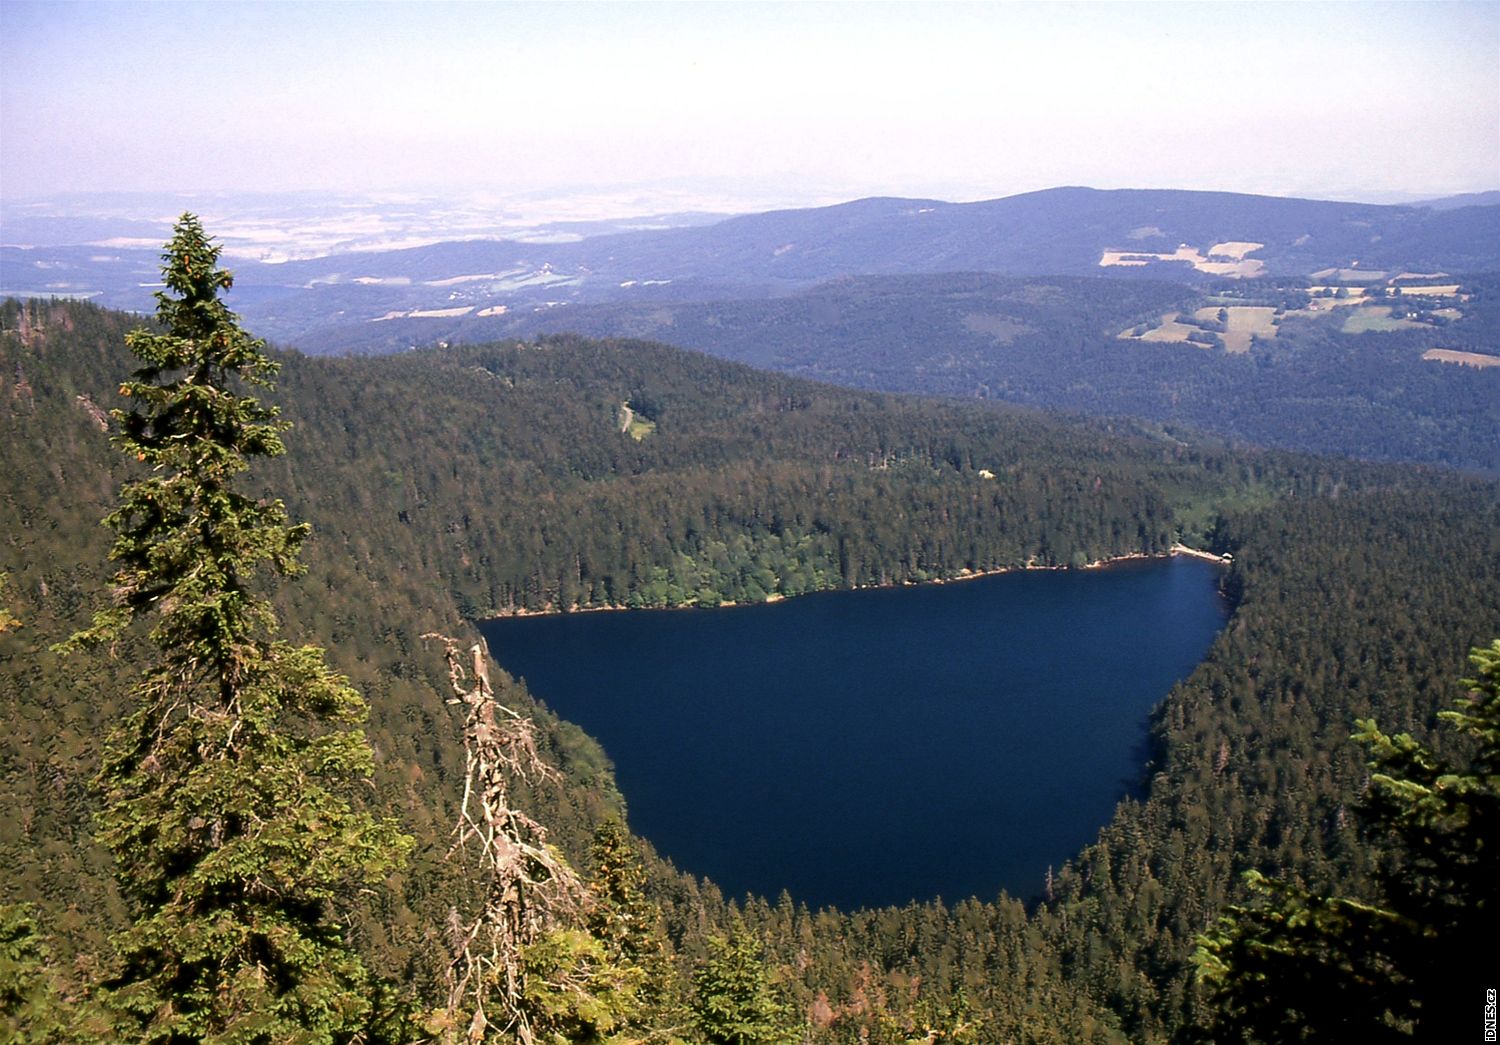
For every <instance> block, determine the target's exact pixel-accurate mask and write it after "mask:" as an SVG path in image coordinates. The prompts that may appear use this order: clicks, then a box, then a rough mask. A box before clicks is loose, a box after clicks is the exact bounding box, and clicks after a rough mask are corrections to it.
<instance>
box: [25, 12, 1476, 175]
mask: <svg viewBox="0 0 1500 1045" xmlns="http://www.w3.org/2000/svg"><path fill="white" fill-rule="evenodd" d="M0 40H3V41H4V58H3V61H0V192H3V193H4V194H5V195H6V196H10V197H16V196H23V195H31V194H40V193H46V192H54V191H61V190H105V189H116V188H118V189H130V190H195V191H196V190H204V189H209V188H213V187H221V188H229V189H237V190H247V189H267V190H286V189H345V190H373V189H390V188H398V187H438V188H465V189H474V188H480V189H486V190H492V191H497V192H503V193H509V192H516V191H524V190H531V189H538V188H549V189H555V188H558V187H568V186H605V185H615V184H621V183H632V184H655V183H661V182H667V181H676V182H681V181H682V180H683V179H700V178H702V179H727V180H729V181H730V182H734V183H741V184H744V185H747V186H752V185H764V186H768V187H769V186H782V187H786V186H797V187H801V188H804V189H806V190H807V191H808V192H810V193H824V194H832V195H837V196H855V195H863V194H871V193H891V194H903V195H931V196H938V197H943V198H949V199H975V198H981V197H987V196H998V195H1005V194H1009V193H1012V192H1019V191H1025V190H1028V189H1034V188H1042V187H1046V186H1051V185H1058V184H1086V185H1094V186H1098V187H1117V186H1169V187H1184V188H1213V189H1230V190H1240V191H1253V192H1269V193H1277V194H1305V195H1324V196H1337V197H1342V198H1380V197H1385V196H1388V195H1390V194H1394V193H1407V192H1409V193H1422V194H1434V195H1436V194H1443V193H1451V192H1461V191H1469V190H1476V189H1488V188H1496V187H1500V2H1493V0H1492V2H1484V3H1467V4H1465V3H1440V2H1438V3H1433V2H1422V3H1397V4H1382V3H1337V4H1329V5H1324V4H1313V3H1278V4H1264V3H1238V4H1187V3H1169V4H1124V3H1121V4H1108V3H1091V4H1078V5H1073V4H1060V3H1058V4H996V5H990V4H961V5H940V4H913V5H901V4H863V3H862V4H852V5H821V4H799V5H791V4H764V5H761V4H752V5H741V4H712V3H699V4H685V5H676V4H664V5H657V4H638V3H632V4H582V3H580V4H545V5H530V4H495V5H491V4H479V3H467V4H456V5H443V4H436V3H426V4H420V5H408V4H403V3H380V4H375V3H368V4H367V3H338V4H316V3H297V4H292V3H253V4H229V3H199V4H176V3H134V2H115V3H27V2H18V0H5V2H0Z"/></svg>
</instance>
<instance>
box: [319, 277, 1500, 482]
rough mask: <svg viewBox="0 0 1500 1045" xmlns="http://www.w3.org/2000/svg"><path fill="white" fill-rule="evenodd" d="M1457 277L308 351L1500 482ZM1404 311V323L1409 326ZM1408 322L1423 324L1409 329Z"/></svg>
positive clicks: (1050, 296) (1062, 294)
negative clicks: (645, 347)
mask: <svg viewBox="0 0 1500 1045" xmlns="http://www.w3.org/2000/svg"><path fill="white" fill-rule="evenodd" d="M1110 271H1112V272H1116V271H1121V270H1116V269H1112V270H1110ZM1350 275H1351V277H1352V276H1353V275H1354V274H1353V273H1351V274H1350ZM1361 278H1363V277H1361ZM1429 282H1431V281H1429ZM1444 282H1445V283H1446V284H1447V286H1445V287H1440V288H1439V289H1443V290H1451V293H1449V294H1447V295H1446V296H1430V297H1426V298H1425V301H1424V295H1423V294H1422V293H1421V291H1422V290H1423V289H1424V288H1422V287H1416V288H1415V289H1409V290H1408V291H1404V292H1403V294H1402V296H1401V297H1400V298H1396V297H1390V298H1386V297H1380V298H1379V303H1378V304H1377V303H1375V302H1374V301H1373V300H1372V302H1370V303H1369V304H1365V305H1359V304H1358V301H1359V298H1360V296H1361V295H1363V294H1364V293H1365V292H1366V288H1368V286H1369V282H1368V280H1366V281H1365V282H1364V283H1363V284H1356V283H1354V282H1353V281H1352V278H1351V281H1350V285H1349V286H1345V287H1343V288H1342V289H1343V294H1344V296H1343V297H1333V296H1329V297H1313V296H1312V294H1311V293H1310V292H1309V289H1308V287H1309V286H1318V287H1319V293H1320V294H1328V295H1334V294H1337V290H1335V289H1334V288H1331V287H1330V288H1327V289H1324V288H1323V287H1322V286H1319V285H1318V284H1316V283H1310V282H1309V281H1307V280H1298V281H1290V282H1277V281H1272V280H1253V281H1239V282H1235V283H1228V282H1226V283H1221V284H1218V285H1217V286H1214V287H1209V288H1200V289H1193V288H1189V287H1186V286H1183V285H1181V284H1177V283H1165V282H1158V281H1153V280H1143V279H1137V280H1131V281H1126V280H1120V279H1100V278H1092V279H1088V278H1081V277H1072V278H1068V277H1047V278H1018V277H1003V276H991V275H981V274H972V273H970V274H945V275H940V276H882V277H859V278H851V279H844V280H838V281H834V282H830V283H825V284H822V285H820V286H817V287H814V288H812V289H809V290H806V291H801V292H798V293H796V294H790V295H787V296H784V297H779V298H774V299H770V300H766V299H761V298H753V299H740V300H720V301H708V302H684V301H651V302H649V303H643V304H637V305H622V304H610V305H580V306H569V307H567V308H556V309H542V310H529V309H528V310H517V311H516V312H513V313H506V314H504V315H494V316H461V317H450V318H447V319H433V318H429V319H404V320H392V321H390V322H385V323H379V324H364V325H352V324H351V325H337V326H332V327H328V328H325V329H323V330H320V331H317V332H316V333H315V334H313V335H310V338H309V341H310V343H311V344H315V345H317V346H318V347H320V348H321V349H323V350H326V351H330V352H343V351H349V352H368V351H396V350H401V349H404V348H405V347H406V346H407V345H410V344H425V343H429V342H430V341H431V340H432V339H443V340H448V341H454V342H457V341H478V340H485V339H489V338H497V337H533V336H536V335H537V334H539V333H545V332H558V331H573V332H576V333H581V334H587V335H590V336H595V337H610V336H630V337H647V338H654V339H660V340H662V341H667V342H670V343H671V344H674V345H680V346H681V347H683V348H692V349H697V350H698V351H702V352H708V353H710V354H711V355H715V356H719V357H721V358H725V359H732V360H735V361H737V362H742V363H749V364H750V365H752V366H757V367H764V368H767V369H772V370H777V371H781V372H783V373H788V374H794V375H798V376H802V377H810V378H814V379H817V380H821V381H831V382H834V383H836V384H841V385H847V386H851V387H856V388H868V389H878V390H881V391H887V392H921V393H927V394H938V395H951V396H959V397H965V398H984V399H997V400H1001V401H1004V402H1011V403H1021V404H1027V405H1031V406H1040V407H1047V408H1051V409H1063V410H1070V411H1077V412H1080V413H1087V414H1094V415H1103V416H1115V415H1125V416H1129V417H1136V418H1146V419H1150V420H1152V421H1157V422H1160V423H1163V424H1171V425H1185V426H1188V427H1191V428H1196V429H1200V430H1206V431H1212V432H1217V433H1219V434H1221V435H1224V436H1226V437H1229V438H1233V439H1239V440H1245V441H1248V442H1252V443H1255V444H1257V445H1261V446H1280V447H1285V448H1288V449H1295V450H1303V451H1308V452H1312V453H1336V454H1347V455H1355V456H1362V457H1377V458H1388V459H1399V460H1416V461H1430V462H1435V463H1444V464H1450V465H1453V466H1456V467H1460V468H1470V469H1482V470H1487V471H1492V472H1493V471H1495V470H1497V469H1500V449H1497V448H1500V407H1497V406H1496V404H1497V403H1500V366H1490V367H1488V368H1487V369H1484V368H1477V367H1474V366H1456V365H1452V364H1446V365H1445V364H1443V363H1441V362H1437V361H1435V360H1434V359H1432V358H1430V357H1426V356H1424V353H1426V352H1428V351H1429V350H1431V349H1434V348H1437V349H1445V350H1450V351H1451V350H1458V351H1466V352H1471V353H1478V354H1479V358H1478V359H1477V360H1476V361H1478V362H1484V361H1486V360H1487V359H1489V358H1490V357H1494V358H1496V359H1497V360H1500V356H1496V345H1497V339H1500V316H1497V312H1496V309H1497V302H1500V289H1497V280H1496V278H1495V277H1494V276H1493V275H1485V276H1473V277H1467V278H1464V279H1458V278H1457V277H1453V278H1450V279H1447V280H1445V281H1444ZM1351 294H1352V295H1353V298H1351V297H1350V295H1351ZM1351 305H1354V306H1356V307H1348V306H1351ZM1392 307H1397V308H1399V309H1401V316H1402V318H1396V319H1393V318H1391V316H1390V314H1389V313H1390V312H1391V309H1392ZM1221 309H1223V311H1224V318H1223V319H1219V318H1216V317H1217V314H1218V313H1219V312H1220V310H1221ZM1407 310H1411V311H1412V312H1413V314H1415V315H1416V316H1417V317H1419V318H1417V319H1407V318H1404V317H1405V316H1406V314H1407ZM1195 314H1196V315H1197V316H1202V317H1204V318H1202V319H1197V318H1195ZM1167 317H1172V321H1171V322H1165V320H1166V319H1167ZM1240 317H1245V318H1247V319H1251V320H1253V321H1255V322H1256V326H1255V328H1254V333H1253V334H1252V333H1251V332H1250V331H1249V330H1248V329H1247V330H1245V331H1244V333H1243V334H1242V338H1243V340H1242V341H1239V342H1237V343H1236V344H1235V345H1234V348H1235V349H1236V350H1235V351H1228V350H1227V349H1226V342H1225V338H1226V336H1233V335H1231V334H1230V333H1229V331H1228V330H1226V327H1227V326H1233V325H1235V324H1237V323H1238V322H1239V319H1240ZM1226 321H1227V322H1226ZM1128 335H1134V336H1128ZM1168 338H1170V340H1169V339H1168Z"/></svg>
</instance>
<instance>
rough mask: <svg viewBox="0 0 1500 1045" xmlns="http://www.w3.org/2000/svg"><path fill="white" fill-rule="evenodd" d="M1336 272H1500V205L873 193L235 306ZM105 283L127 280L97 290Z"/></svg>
mask: <svg viewBox="0 0 1500 1045" xmlns="http://www.w3.org/2000/svg"><path fill="white" fill-rule="evenodd" d="M1481 198H1483V197H1481ZM1437 202H1438V203H1441V202H1442V201H1437ZM141 253H142V256H141V257H133V256H131V255H130V254H129V253H128V252H126V251H118V252H114V260H113V261H111V260H110V258H107V257H101V256H100V252H99V251H97V250H94V251H89V250H88V249H87V248H79V247H68V248H56V249H55V250H52V251H51V252H50V253H48V252H45V251H41V250H40V249H38V250H35V251H25V250H20V249H17V248H5V249H4V250H0V265H3V267H4V273H3V275H0V289H3V290H6V291H10V292H17V291H21V290H27V291H28V292H33V293H34V292H35V289H36V288H29V287H26V286H23V283H24V280H21V279H19V278H18V274H20V273H23V272H26V271H27V270H28V269H29V270H31V273H32V274H35V272H37V271H43V272H45V274H46V277H47V279H48V280H49V281H50V283H49V285H53V284H55V285H57V286H59V287H66V288H74V289H70V290H69V291H68V292H86V291H88V290H90V289H95V290H98V289H103V290H104V291H105V293H102V294H100V295H99V297H98V298H97V300H99V301H100V302H101V303H106V304H110V305H114V306H116V307H133V308H145V307H149V296H148V292H147V291H146V289H145V288H144V287H143V286H142V284H143V283H144V282H145V281H144V280H142V279H141V278H140V275H141V273H142V272H143V271H144V269H145V265H146V264H147V261H148V257H147V255H146V253H145V252H141ZM112 265H113V266H114V267H115V268H114V269H111V268H110V266H112ZM38 267H40V269H39V268H38ZM1330 268H1334V269H1349V268H1360V269H1364V270H1372V269H1373V270H1392V271H1402V270H1411V271H1419V272H1433V271H1451V272H1479V271H1493V270H1500V204H1488V205H1482V206H1458V207H1453V208H1451V209H1438V207H1437V205H1436V204H1434V205H1424V206H1389V205H1376V204H1362V203H1337V202H1329V201H1322V200H1303V199H1287V198H1281V197H1273V196H1253V195H1245V194H1239V193H1228V192H1197V191H1187V190H1176V189H1112V190H1100V189H1090V188H1082V187H1076V186H1075V187H1064V188H1054V189H1045V190H1041V191H1038V192H1029V193H1023V194H1020V195H1016V196H1007V197H1003V198H1000V199H993V200H983V201H979V202H974V203H947V202H944V201H941V200H924V199H903V198H891V197H872V198H868V199H861V200H854V201H851V202H848V203H841V204H836V205H834V206H829V207H817V208H809V209H801V210H780V211H768V212H765V213H760V214H750V215H744V216H741V217H734V218H728V219H725V220H722V221H718V222H714V223H712V224H707V225H699V226H694V227H680V228H670V229H654V230H642V231H633V232H622V233H616V234H611V235H599V236H591V237H589V238H586V239H583V240H580V241H577V242H571V243H537V242H520V241H512V240H464V241H451V242H444V243H438V244H433V245H430V246H422V247H414V248H409V249H402V250H389V251H378V252H364V253H346V254H335V255H330V256H327V257H321V258H314V259H309V260H302V261H289V262H285V263H281V264H256V263H244V264H240V265H237V266H236V276H237V283H236V288H237V292H236V296H235V300H234V304H235V306H236V308H238V309H239V310H240V311H241V312H242V314H243V315H244V316H245V319H246V320H247V322H248V323H249V324H250V325H251V326H252V327H253V328H254V329H256V330H258V331H261V332H262V333H264V334H266V335H269V336H271V337H274V338H277V339H279V340H283V341H287V342H291V343H296V341H297V338H298V337H299V336H300V335H301V334H303V333H305V332H307V331H310V330H314V329H318V328H325V327H328V326H330V325H345V324H366V323H373V322H376V321H380V320H383V319H394V318H412V317H415V318H423V317H425V316H432V317H439V316H441V317H443V318H451V317H452V316H453V315H461V314H467V313H470V312H472V313H473V314H476V315H478V314H489V315H496V314H503V313H505V312H513V311H519V310H535V309H541V308H556V307H560V306H564V305H570V304H590V303H602V302H626V303H642V302H650V301H653V300H662V301H686V300H709V299H712V298H731V297H732V298H740V299H744V298H751V297H773V296H777V295H779V294H782V293H787V292H791V291H795V290H799V289H802V288H806V287H809V286H811V285H813V284H815V283H819V282H825V281H827V280H830V279H837V278H840V277H845V276H866V275H928V274H934V273H942V272H983V273H992V274H998V275H1012V276H1039V275H1047V276H1101V275H1103V276H1119V277H1123V278H1137V277H1142V276H1144V277H1147V278H1153V279H1167V280H1173V281H1177V282H1186V283H1194V284H1197V283H1203V282H1206V281H1210V280H1212V279H1215V278H1219V277H1220V276H1222V275H1225V274H1236V275H1241V276H1255V275H1266V276H1306V275H1310V274H1312V273H1314V272H1318V271H1320V270H1323V269H1330ZM116 269H117V270H118V271H115V270H116ZM126 270H128V271H126ZM112 273H113V274H112ZM108 280H114V281H115V285H114V286H113V287H111V288H104V287H98V288H94V287H91V285H90V281H95V282H99V283H103V282H104V281H108ZM370 329H371V334H372V337H375V336H377V331H378V328H375V327H371V328H370Z"/></svg>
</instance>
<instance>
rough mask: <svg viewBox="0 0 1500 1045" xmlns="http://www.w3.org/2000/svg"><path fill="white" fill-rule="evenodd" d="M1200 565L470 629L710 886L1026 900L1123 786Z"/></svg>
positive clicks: (1201, 579)
mask: <svg viewBox="0 0 1500 1045" xmlns="http://www.w3.org/2000/svg"><path fill="white" fill-rule="evenodd" d="M1218 579H1219V570H1218V568H1217V567H1216V566H1215V565H1213V564H1212V563H1207V562H1202V561H1197V560H1193V559H1187V558H1177V559H1172V560H1166V561H1163V560H1154V561H1141V562H1129V563H1123V564H1119V565H1115V566H1111V567H1109V568H1107V569H1102V570H1090V571H1055V572H1041V571H1037V572H1024V573H1010V574H1002V575H999V576H995V577H986V578H983V579H979V580H973V581H967V582H965V583H962V584H945V585H926V586H920V587H911V588H896V589H885V590H871V591H854V592H829V593H824V594H819V595H809V596H804V597H802V598H797V599H790V600H787V601H786V602H782V603H778V604H774V605H762V606H744V607H732V608H725V609H715V610H655V611H652V610H644V611H635V612H621V613H575V614H568V615H563V616H551V617H523V618H507V619H502V620H495V621H489V622H486V623H485V624H484V625H483V630H484V633H485V636H486V637H487V638H488V640H489V643H490V648H491V651H492V652H493V653H494V655H495V657H496V659H498V660H499V662H500V663H501V664H502V665H503V666H504V667H505V668H506V669H507V670H508V671H509V672H510V673H511V674H513V675H518V676H522V677H524V678H525V679H526V681H527V684H528V685H529V686H530V688H531V691H532V692H533V693H534V694H535V695H536V696H537V697H539V698H540V699H541V700H543V701H545V702H546V703H547V705H548V706H550V707H551V708H552V709H553V710H554V711H556V712H557V713H558V714H559V715H561V716H562V717H563V718H566V719H569V720H571V721H573V722H576V723H577V724H578V725H580V726H582V727H583V728H584V729H585V730H587V731H588V732H589V733H591V734H592V735H593V736H595V737H597V738H598V739H599V740H600V741H601V742H602V743H603V744H604V748H605V750H606V751H607V752H608V753H609V755H610V757H611V758H612V759H613V760H614V762H615V766H616V769H617V775H618V778H619V783H620V789H621V791H622V792H623V793H624V795H625V799H626V801H627V803H628V807H629V816H630V826H631V827H632V828H633V829H634V830H635V831H637V832H638V833H640V834H642V835H644V836H645V837H647V838H649V839H650V840H651V841H652V842H653V843H654V844H655V845H656V847H657V848H658V849H659V850H660V851H661V852H663V853H664V854H666V855H667V856H669V857H671V859H672V860H673V861H674V862H675V863H676V864H677V866H678V867H679V868H681V869H683V870H685V871H689V872H691V873H693V874H695V875H701V876H706V877H708V878H711V879H712V880H713V881H715V882H716V883H718V884H719V886H720V887H722V888H723V889H724V891H725V892H726V893H727V894H729V895H739V894H743V893H745V892H754V893H758V894H760V895H763V896H768V897H771V898H773V899H774V898H775V897H776V895H777V894H779V893H780V891H781V890H782V889H786V890H788V891H790V893H791V894H792V896H793V897H794V898H795V899H797V900H799V901H803V902H805V903H807V904H808V905H809V906H812V907H817V906H820V905H838V906H840V907H843V908H846V909H848V908H856V907H868V906H875V905H883V904H900V903H905V902H906V901H908V900H912V899H918V900H926V899H931V898H933V897H937V896H941V897H942V898H943V899H945V900H949V901H952V900H958V899H961V898H964V897H967V896H979V897H980V898H982V899H993V898H994V896H995V895H996V894H997V893H998V892H999V890H1000V889H1002V888H1004V889H1006V890H1008V891H1009V892H1010V893H1012V894H1013V895H1017V896H1020V897H1031V896H1035V895H1037V894H1039V893H1040V891H1041V887H1042V879H1043V875H1044V874H1045V871H1046V868H1047V867H1048V865H1053V866H1059V865H1061V864H1062V862H1063V861H1064V860H1066V859H1068V858H1069V857H1070V856H1072V855H1073V854H1074V853H1075V852H1077V850H1078V849H1079V848H1080V847H1081V846H1083V845H1084V844H1086V843H1087V842H1089V841H1090V840H1092V838H1093V837H1094V835H1095V833H1096V832H1097V831H1098V829H1099V828H1100V827H1101V826H1102V825H1103V824H1104V823H1105V822H1106V821H1107V820H1108V819H1109V817H1110V815H1111V813H1112V811H1113V809H1114V805H1115V803H1116V802H1117V801H1118V800H1119V799H1120V798H1121V797H1122V796H1123V795H1125V794H1126V793H1127V792H1128V791H1129V790H1130V789H1131V788H1133V787H1134V786H1136V785H1137V784H1138V783H1139V782H1140V780H1141V778H1142V773H1143V768H1144V765H1143V764H1144V759H1145V741H1146V731H1147V717H1148V715H1149V713H1150V711H1151V708H1152V707H1153V705H1155V704H1156V703H1157V701H1159V700H1160V699H1161V698H1162V697H1163V696H1165V695H1166V693H1167V691H1168V690H1169V689H1170V688H1171V687H1172V685H1173V683H1175V682H1177V681H1178V680H1180V679H1182V678H1184V677H1186V676H1187V675H1188V674H1189V673H1190V672H1191V671H1192V670H1193V668H1194V667H1195V666H1196V665H1197V664H1198V662H1199V661H1200V660H1201V659H1202V658H1203V655H1204V654H1205V653H1206V652H1207V650H1208V647H1209V644H1210V643H1211V642H1212V641H1213V638H1214V636H1215V635H1216V634H1217V633H1218V631H1219V629H1220V628H1221V627H1222V626H1223V624H1224V622H1225V619H1226V614H1227V607H1226V605H1225V603H1224V601H1223V599H1222V598H1221V597H1220V596H1219V594H1218V588H1217V584H1218Z"/></svg>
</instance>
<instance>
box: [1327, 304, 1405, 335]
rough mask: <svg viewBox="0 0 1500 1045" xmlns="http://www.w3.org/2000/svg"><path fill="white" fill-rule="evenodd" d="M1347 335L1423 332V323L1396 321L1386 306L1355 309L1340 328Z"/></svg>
mask: <svg viewBox="0 0 1500 1045" xmlns="http://www.w3.org/2000/svg"><path fill="white" fill-rule="evenodd" d="M1340 329H1341V330H1342V331H1343V332H1344V333H1345V334H1369V333H1376V334H1384V333H1389V332H1390V331H1392V330H1421V329H1422V324H1421V323H1414V322H1412V321H1411V320H1409V319H1395V318H1393V317H1392V316H1391V310H1390V309H1389V308H1386V307H1385V306H1384V305H1372V306H1370V307H1369V308H1361V309H1355V310H1354V311H1353V312H1350V313H1349V315H1348V317H1347V318H1346V319H1345V320H1344V325H1343V326H1342V327H1341V328H1340Z"/></svg>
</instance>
